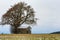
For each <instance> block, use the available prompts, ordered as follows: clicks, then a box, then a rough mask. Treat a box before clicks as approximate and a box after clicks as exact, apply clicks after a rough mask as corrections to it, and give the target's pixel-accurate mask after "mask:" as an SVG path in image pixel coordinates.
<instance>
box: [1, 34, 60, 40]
mask: <svg viewBox="0 0 60 40" xmlns="http://www.w3.org/2000/svg"><path fill="white" fill-rule="evenodd" d="M0 40H60V34H0Z"/></svg>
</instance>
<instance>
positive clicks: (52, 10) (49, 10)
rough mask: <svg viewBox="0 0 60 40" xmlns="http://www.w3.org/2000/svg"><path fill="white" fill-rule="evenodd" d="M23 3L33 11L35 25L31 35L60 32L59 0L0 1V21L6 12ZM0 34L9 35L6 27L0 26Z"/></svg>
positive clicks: (8, 29)
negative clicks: (35, 20) (35, 18)
mask: <svg viewBox="0 0 60 40" xmlns="http://www.w3.org/2000/svg"><path fill="white" fill-rule="evenodd" d="M21 1H24V2H26V3H27V4H28V5H31V6H32V8H34V10H35V12H36V13H35V14H36V17H37V18H38V20H37V25H36V26H33V27H32V33H51V32H55V31H60V0H0V19H1V16H2V15H3V14H4V13H6V12H7V10H8V9H9V8H10V7H11V5H14V4H16V3H18V2H21ZM0 33H8V34H9V33H10V28H9V26H7V25H4V26H3V27H2V25H0Z"/></svg>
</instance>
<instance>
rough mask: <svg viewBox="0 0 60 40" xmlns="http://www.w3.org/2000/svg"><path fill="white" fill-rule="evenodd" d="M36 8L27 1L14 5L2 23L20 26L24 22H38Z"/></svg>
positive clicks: (3, 17)
mask: <svg viewBox="0 0 60 40" xmlns="http://www.w3.org/2000/svg"><path fill="white" fill-rule="evenodd" d="M34 13H35V12H34V9H33V8H32V7H31V6H30V5H27V4H26V3H25V2H20V3H17V4H15V5H14V6H12V7H11V8H10V9H9V10H8V11H7V12H6V13H5V14H4V15H3V16H2V24H10V25H11V26H12V27H13V26H14V27H16V28H17V27H19V26H21V25H22V24H24V23H25V24H34V23H36V20H35V14H34Z"/></svg>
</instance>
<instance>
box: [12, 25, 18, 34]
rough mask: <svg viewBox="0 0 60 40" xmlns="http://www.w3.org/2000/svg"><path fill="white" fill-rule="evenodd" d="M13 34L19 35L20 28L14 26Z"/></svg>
mask: <svg viewBox="0 0 60 40" xmlns="http://www.w3.org/2000/svg"><path fill="white" fill-rule="evenodd" d="M11 33H12V34H18V27H16V26H15V27H13V26H12V27H11Z"/></svg>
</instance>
